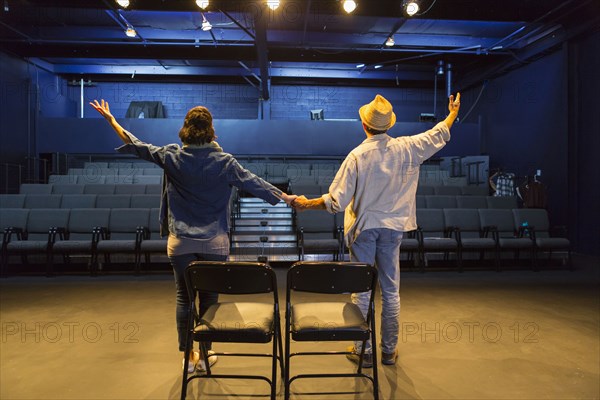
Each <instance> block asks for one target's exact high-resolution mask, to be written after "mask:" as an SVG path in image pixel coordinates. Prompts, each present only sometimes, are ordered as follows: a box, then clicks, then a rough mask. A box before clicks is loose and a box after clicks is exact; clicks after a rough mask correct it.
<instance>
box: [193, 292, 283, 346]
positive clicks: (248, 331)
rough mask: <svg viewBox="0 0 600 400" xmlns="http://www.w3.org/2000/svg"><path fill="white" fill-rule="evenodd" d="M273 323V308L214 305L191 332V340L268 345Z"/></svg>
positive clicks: (250, 305) (260, 304) (269, 306)
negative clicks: (192, 336) (192, 332)
mask: <svg viewBox="0 0 600 400" xmlns="http://www.w3.org/2000/svg"><path fill="white" fill-rule="evenodd" d="M273 322H274V313H273V304H267V303H244V302H235V303H217V304H214V305H212V306H210V307H209V308H208V310H206V312H205V313H204V315H203V316H202V318H201V319H200V323H199V324H198V325H196V327H195V328H194V339H195V340H198V341H212V342H238V341H239V342H243V343H248V342H252V343H268V342H270V341H271V337H272V335H273V326H274V325H273ZM213 334H214V335H213Z"/></svg>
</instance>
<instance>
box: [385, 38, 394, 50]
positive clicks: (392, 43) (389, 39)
mask: <svg viewBox="0 0 600 400" xmlns="http://www.w3.org/2000/svg"><path fill="white" fill-rule="evenodd" d="M395 44H396V43H395V42H394V38H393V37H391V36H390V37H389V38H388V39H387V40H386V41H385V45H386V46H387V47H392V46H393V45H395Z"/></svg>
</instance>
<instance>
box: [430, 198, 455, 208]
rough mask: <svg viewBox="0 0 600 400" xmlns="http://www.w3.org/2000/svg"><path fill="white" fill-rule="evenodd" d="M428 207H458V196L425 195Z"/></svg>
mask: <svg viewBox="0 0 600 400" xmlns="http://www.w3.org/2000/svg"><path fill="white" fill-rule="evenodd" d="M425 202H426V203H427V208H456V196H425Z"/></svg>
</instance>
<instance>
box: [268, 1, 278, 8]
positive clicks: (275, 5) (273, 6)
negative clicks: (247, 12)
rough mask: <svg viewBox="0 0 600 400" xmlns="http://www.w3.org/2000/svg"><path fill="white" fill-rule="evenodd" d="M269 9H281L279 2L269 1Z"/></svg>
mask: <svg viewBox="0 0 600 400" xmlns="http://www.w3.org/2000/svg"><path fill="white" fill-rule="evenodd" d="M267 7H269V8H270V9H271V10H277V7H279V0H267Z"/></svg>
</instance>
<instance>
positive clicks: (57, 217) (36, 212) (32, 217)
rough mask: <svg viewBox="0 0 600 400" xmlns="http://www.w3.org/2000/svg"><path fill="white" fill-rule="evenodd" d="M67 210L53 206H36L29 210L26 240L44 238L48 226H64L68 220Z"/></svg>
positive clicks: (46, 235)
mask: <svg viewBox="0 0 600 400" xmlns="http://www.w3.org/2000/svg"><path fill="white" fill-rule="evenodd" d="M69 211H70V210H65V209H55V208H36V209H33V210H29V217H28V218H27V233H28V234H29V236H28V240H45V239H47V238H48V231H49V230H50V228H53V227H58V228H64V227H66V226H67V224H68V222H69Z"/></svg>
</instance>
